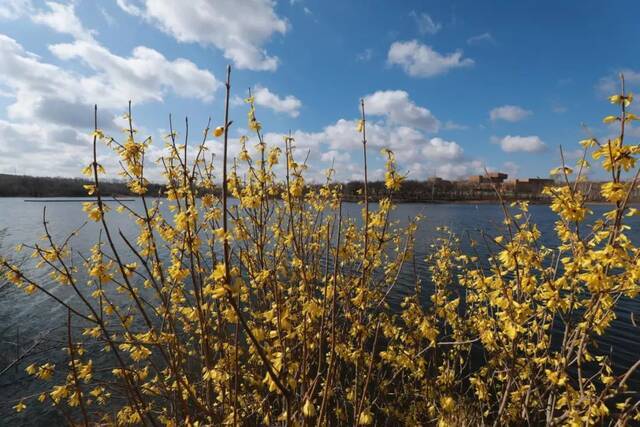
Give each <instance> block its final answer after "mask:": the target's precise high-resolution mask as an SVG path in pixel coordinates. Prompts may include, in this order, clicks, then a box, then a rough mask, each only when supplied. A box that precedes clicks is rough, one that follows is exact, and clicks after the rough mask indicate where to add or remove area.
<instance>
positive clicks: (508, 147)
mask: <svg viewBox="0 0 640 427" xmlns="http://www.w3.org/2000/svg"><path fill="white" fill-rule="evenodd" d="M495 142H497V143H498V144H500V148H502V151H505V152H507V153H515V152H526V153H536V152H540V151H543V150H545V149H546V148H547V145H546V144H545V143H544V142H542V140H541V139H540V138H539V137H538V136H535V135H532V136H511V135H507V136H505V137H503V138H501V139H496V140H495Z"/></svg>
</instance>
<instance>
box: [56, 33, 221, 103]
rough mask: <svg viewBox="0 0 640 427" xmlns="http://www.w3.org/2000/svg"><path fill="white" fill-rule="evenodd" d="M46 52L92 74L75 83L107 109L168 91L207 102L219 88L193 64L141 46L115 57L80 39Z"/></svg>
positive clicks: (154, 98)
mask: <svg viewBox="0 0 640 427" xmlns="http://www.w3.org/2000/svg"><path fill="white" fill-rule="evenodd" d="M49 50H50V51H51V52H52V53H53V54H54V55H56V56H57V57H58V58H60V59H63V60H71V59H77V60H80V61H82V62H84V63H85V64H86V65H87V66H89V67H91V68H92V69H93V70H94V71H96V73H95V74H93V75H91V76H89V77H84V76H83V77H82V78H81V79H80V81H79V82H77V84H79V85H80V86H83V85H84V86H85V87H86V88H87V90H88V95H92V94H93V97H92V99H93V100H97V101H98V102H100V103H105V102H106V104H107V105H109V106H111V105H114V104H120V105H122V103H124V102H126V100H128V99H133V100H135V101H136V102H138V103H140V102H146V101H162V99H163V96H164V95H165V94H166V93H167V92H168V91H173V93H175V94H176V95H178V96H182V97H186V98H198V99H202V100H210V99H212V98H213V94H214V92H215V91H216V90H217V89H218V87H219V86H220V82H219V81H218V80H216V78H215V77H214V76H213V74H211V73H210V72H209V71H207V70H203V69H200V68H198V66H197V65H195V64H194V63H193V62H191V61H189V60H186V59H183V58H178V59H176V60H173V61H171V60H168V59H167V58H165V57H164V55H162V54H161V53H160V52H158V51H156V50H154V49H150V48H148V47H144V46H138V47H136V48H134V49H133V52H132V55H131V56H130V57H122V56H118V55H115V54H113V53H111V52H110V51H109V50H108V49H106V48H105V47H103V46H101V45H99V44H97V43H93V42H86V41H81V40H77V41H75V42H73V43H63V44H56V45H51V46H49ZM74 92H76V91H74ZM98 94H99V95H98ZM100 95H101V96H100Z"/></svg>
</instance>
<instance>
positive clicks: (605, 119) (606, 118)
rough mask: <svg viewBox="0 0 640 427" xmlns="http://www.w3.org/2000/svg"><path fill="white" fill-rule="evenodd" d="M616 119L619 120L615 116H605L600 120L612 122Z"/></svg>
mask: <svg viewBox="0 0 640 427" xmlns="http://www.w3.org/2000/svg"><path fill="white" fill-rule="evenodd" d="M617 120H620V118H619V117H616V116H607V117H605V118H604V119H602V122H603V123H613V122H615V121H617Z"/></svg>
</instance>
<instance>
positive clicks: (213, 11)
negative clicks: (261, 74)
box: [117, 0, 289, 71]
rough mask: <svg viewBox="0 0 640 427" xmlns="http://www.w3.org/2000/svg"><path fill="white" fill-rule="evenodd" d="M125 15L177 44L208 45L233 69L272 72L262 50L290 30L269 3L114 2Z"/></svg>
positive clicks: (271, 63) (267, 0) (253, 0)
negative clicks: (141, 20)
mask: <svg viewBox="0 0 640 427" xmlns="http://www.w3.org/2000/svg"><path fill="white" fill-rule="evenodd" d="M117 1H118V5H119V6H120V7H121V8H122V9H123V10H124V11H125V12H127V13H130V14H132V15H137V16H141V17H143V18H144V19H146V20H147V21H149V22H151V23H152V24H154V25H155V26H156V27H158V28H159V29H160V30H162V31H164V32H165V33H167V34H169V35H171V36H173V37H174V38H175V39H176V40H178V41H179V42H185V43H200V44H203V45H211V46H215V47H216V48H218V49H220V50H222V51H223V54H224V57H225V58H227V59H230V60H232V61H233V63H234V64H235V66H236V67H238V68H245V69H249V70H263V71H264V70H268V71H273V70H275V69H276V68H277V67H278V58H277V57H275V56H269V55H268V54H267V52H266V51H265V50H264V48H263V46H264V45H265V44H266V43H267V42H268V41H269V40H270V39H271V37H272V36H273V35H274V34H285V33H286V32H287V29H288V27H289V25H288V23H287V21H286V20H285V19H283V18H280V17H279V16H278V15H277V14H276V12H275V10H274V7H275V2H274V1H272V0H245V1H237V0H217V1H215V2H214V1H204V0H194V1H186V2H184V1H183V2H179V1H175V0H117Z"/></svg>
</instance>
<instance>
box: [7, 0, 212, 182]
mask: <svg viewBox="0 0 640 427" xmlns="http://www.w3.org/2000/svg"><path fill="white" fill-rule="evenodd" d="M47 7H48V9H46V10H37V11H35V12H33V14H32V16H33V21H34V22H35V23H37V24H42V25H46V26H48V27H51V28H52V29H54V30H56V31H58V32H62V33H67V34H70V35H71V36H73V38H74V41H73V42H72V43H64V44H56V45H51V46H49V49H50V51H51V52H52V53H53V54H54V55H55V56H56V57H57V58H59V59H61V60H63V61H70V62H71V65H72V67H69V68H67V67H63V66H62V65H55V64H53V63H50V62H47V61H44V60H43V59H42V58H41V57H40V56H38V55H35V54H33V53H32V52H29V51H27V50H26V49H24V48H23V47H22V46H21V45H20V44H19V43H18V42H17V41H16V40H14V39H12V38H10V37H8V36H6V35H3V34H0V82H2V92H3V96H4V97H6V98H8V107H7V109H6V114H7V117H8V118H9V119H10V121H4V120H0V134H1V135H3V141H2V148H1V149H0V151H2V152H3V153H4V154H5V155H4V156H0V170H3V171H7V172H13V168H14V167H17V168H20V170H21V171H23V173H27V174H34V175H65V176H78V175H79V173H80V166H79V165H83V164H85V163H86V161H88V156H90V152H89V150H87V149H86V148H87V147H88V146H89V145H88V144H89V142H90V138H89V136H88V133H89V129H91V128H92V127H93V105H92V104H93V103H98V104H99V106H100V110H99V117H98V118H99V126H100V127H101V128H103V129H105V131H107V132H108V133H109V134H115V135H114V136H116V137H117V136H118V135H117V125H116V124H115V120H114V118H115V114H116V112H121V111H122V110H124V109H125V108H126V105H127V101H128V100H129V99H131V100H133V101H134V103H136V104H141V103H145V102H152V101H159V102H162V100H163V99H164V97H165V96H166V95H168V94H169V93H174V94H176V95H178V96H184V97H190V98H198V99H202V100H208V99H211V98H212V97H213V94H214V92H215V91H216V89H217V88H218V87H219V86H220V83H219V82H218V81H217V80H216V78H215V77H214V76H213V74H211V73H210V72H209V71H207V70H205V69H201V68H199V67H198V66H197V65H196V64H194V63H193V62H191V61H188V60H186V59H182V58H178V59H175V60H170V59H167V58H166V57H165V56H164V55H162V54H161V53H159V52H157V51H155V50H153V49H149V48H147V47H143V46H139V47H137V48H135V49H134V50H133V52H132V54H131V55H130V56H119V55H116V54H113V53H112V52H111V51H109V50H108V49H106V48H105V47H103V46H101V45H100V44H99V43H98V42H97V41H96V40H95V39H93V37H92V36H91V34H92V32H91V31H90V30H86V29H85V28H84V27H83V25H82V23H81V22H80V20H78V19H77V16H76V15H75V13H74V8H73V6H72V4H69V5H66V6H65V5H61V4H58V3H48V4H47ZM78 63H82V65H83V67H77V66H76V65H78ZM72 70H73V71H72ZM76 70H83V71H76ZM79 147H82V148H79ZM150 152H153V154H155V153H156V152H157V150H156V149H155V148H151V151H150ZM84 157H87V159H84ZM151 157H153V156H151ZM99 161H100V162H101V163H103V164H104V165H105V167H106V166H110V167H111V169H110V172H112V173H114V174H115V172H117V171H118V170H119V168H118V166H117V163H116V162H115V156H114V155H113V153H110V152H108V151H101V152H99ZM153 168H154V167H153V165H150V170H152V169H153ZM108 170H109V169H108ZM112 176H114V175H112Z"/></svg>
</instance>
